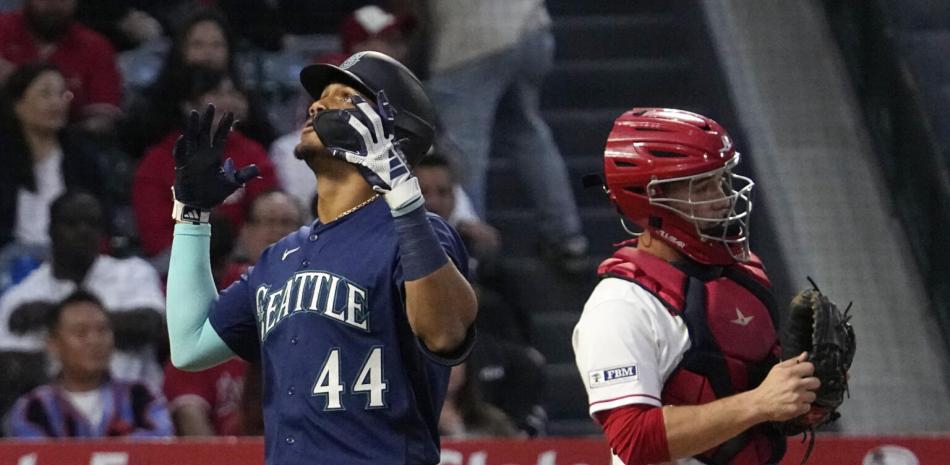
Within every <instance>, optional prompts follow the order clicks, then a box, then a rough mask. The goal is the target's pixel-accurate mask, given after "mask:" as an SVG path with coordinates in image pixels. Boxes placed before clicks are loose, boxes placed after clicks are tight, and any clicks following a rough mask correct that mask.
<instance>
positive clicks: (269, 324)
mask: <svg viewBox="0 0 950 465" xmlns="http://www.w3.org/2000/svg"><path fill="white" fill-rule="evenodd" d="M283 293H284V291H283V289H281V290H279V291H277V292H275V293H273V294H271V295H269V296H267V314H266V317H265V319H264V321H265V326H266V327H265V328H264V334H265V335H266V334H267V333H269V332H270V330H272V329H274V325H275V324H277V320H278V318H277V315H275V313H277V299H279V298H280V297H281V294H283Z"/></svg>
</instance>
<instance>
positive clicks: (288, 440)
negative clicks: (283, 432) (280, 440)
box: [284, 436, 297, 445]
mask: <svg viewBox="0 0 950 465" xmlns="http://www.w3.org/2000/svg"><path fill="white" fill-rule="evenodd" d="M284 442H286V443H287V444H290V445H294V443H295V442H297V441H296V440H295V439H294V437H293V436H287V437H286V438H284Z"/></svg>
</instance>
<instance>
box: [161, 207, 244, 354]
mask: <svg viewBox="0 0 950 465" xmlns="http://www.w3.org/2000/svg"><path fill="white" fill-rule="evenodd" d="M210 243H211V226H210V225H207V224H200V225H194V224H176V225H175V237H174V239H173V241H172V252H171V262H170V263H169V266H168V294H167V298H166V307H167V308H166V310H165V311H166V313H167V315H166V317H167V319H168V339H169V343H170V345H171V358H172V364H174V365H175V366H176V367H178V368H180V369H183V370H191V371H195V370H203V369H205V368H210V367H213V366H215V365H217V364H219V363H221V362H224V361H226V360H228V359H229V358H231V357H233V356H234V353H233V352H231V349H229V348H228V346H227V344H225V343H224V341H223V340H221V337H220V336H218V333H217V332H216V331H215V330H214V328H213V327H212V326H211V322H210V321H208V310H209V309H210V308H211V304H212V303H213V302H214V299H215V298H217V296H218V291H217V289H216V288H215V286H214V279H213V278H212V276H211V260H210V251H209V249H210Z"/></svg>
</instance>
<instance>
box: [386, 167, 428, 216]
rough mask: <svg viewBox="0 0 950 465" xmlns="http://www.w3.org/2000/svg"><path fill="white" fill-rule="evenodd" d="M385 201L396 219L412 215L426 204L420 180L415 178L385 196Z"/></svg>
mask: <svg viewBox="0 0 950 465" xmlns="http://www.w3.org/2000/svg"><path fill="white" fill-rule="evenodd" d="M383 199H384V200H386V203H387V204H388V205H389V212H390V213H391V214H392V215H393V217H394V218H398V217H400V216H403V215H406V214H409V213H412V212H413V211H415V210H416V209H417V208H419V207H421V206H422V205H424V204H425V202H426V201H425V198H423V197H422V189H421V188H420V187H419V179H418V178H416V177H415V176H413V177H411V178H409V179H407V180H405V181H404V182H403V183H402V184H399V185H397V186H396V187H394V188H393V190H391V191H389V192H387V193H385V194H383ZM424 216H425V215H423V217H424Z"/></svg>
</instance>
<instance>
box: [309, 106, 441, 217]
mask: <svg viewBox="0 0 950 465" xmlns="http://www.w3.org/2000/svg"><path fill="white" fill-rule="evenodd" d="M352 102H353V104H354V105H355V106H356V108H355V109H346V110H324V111H320V112H318V113H317V115H316V116H314V118H313V129H314V131H316V132H317V135H319V136H320V140H321V141H323V143H324V145H325V146H326V147H327V150H329V152H330V154H331V155H333V156H334V157H336V158H339V159H341V160H345V161H347V162H349V163H352V164H354V165H356V167H357V168H358V169H359V171H360V174H362V175H363V178H364V179H366V182H368V183H369V185H370V186H371V187H372V188H373V190H374V191H376V192H379V193H380V194H382V195H383V198H384V199H385V200H386V203H387V204H389V209H390V211H391V212H392V215H393V216H396V217H398V216H402V215H405V214H407V213H409V212H411V211H413V210H415V209H417V208H419V207H420V206H422V205H423V203H425V200H424V199H423V197H422V189H420V188H419V180H418V179H416V177H415V176H413V175H412V172H411V171H410V169H409V163H408V162H407V161H406V156H405V155H404V154H403V153H402V151H401V150H400V149H399V147H398V145H397V144H396V143H395V142H394V137H393V129H394V124H395V109H394V108H393V107H392V105H390V103H389V99H387V98H386V93H385V92H383V91H379V93H377V94H376V103H377V106H376V108H373V106H372V105H371V104H370V103H368V102H367V101H366V100H365V99H363V98H362V97H360V96H358V95H355V96H353V97H352Z"/></svg>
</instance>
